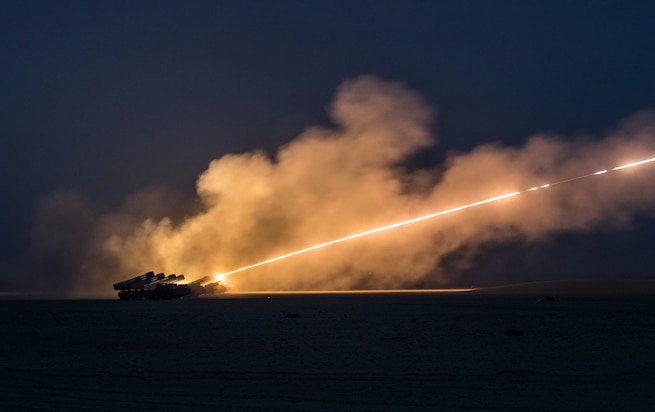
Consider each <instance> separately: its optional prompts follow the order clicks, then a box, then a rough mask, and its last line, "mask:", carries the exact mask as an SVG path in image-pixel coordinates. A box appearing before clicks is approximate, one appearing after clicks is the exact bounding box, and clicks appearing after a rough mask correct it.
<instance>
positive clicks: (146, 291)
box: [114, 272, 227, 300]
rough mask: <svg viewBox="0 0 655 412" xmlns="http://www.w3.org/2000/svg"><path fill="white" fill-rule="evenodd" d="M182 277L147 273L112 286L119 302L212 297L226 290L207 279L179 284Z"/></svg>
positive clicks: (221, 285) (217, 283)
mask: <svg viewBox="0 0 655 412" xmlns="http://www.w3.org/2000/svg"><path fill="white" fill-rule="evenodd" d="M182 280H184V275H175V274H172V275H168V276H166V275H165V274H164V273H158V274H156V275H155V272H147V273H144V274H143V275H140V276H136V277H134V278H131V279H128V280H124V281H122V282H118V283H115V284H114V290H117V291H118V298H119V299H120V300H142V299H151V300H170V299H182V298H193V297H198V296H200V295H213V294H218V293H223V292H225V291H226V290H227V288H226V287H225V285H223V284H221V283H220V282H211V281H210V278H209V277H204V278H202V279H199V280H196V281H194V282H191V283H188V284H179V283H178V282H180V281H182Z"/></svg>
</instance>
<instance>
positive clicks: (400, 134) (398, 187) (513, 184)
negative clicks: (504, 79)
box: [32, 76, 655, 293]
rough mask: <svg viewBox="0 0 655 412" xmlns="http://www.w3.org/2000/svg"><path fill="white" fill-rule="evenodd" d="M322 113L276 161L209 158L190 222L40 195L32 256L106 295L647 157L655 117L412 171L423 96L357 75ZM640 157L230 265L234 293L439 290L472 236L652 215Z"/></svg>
mask: <svg viewBox="0 0 655 412" xmlns="http://www.w3.org/2000/svg"><path fill="white" fill-rule="evenodd" d="M329 113H330V115H331V119H332V122H333V125H331V126H322V127H311V128H308V129H306V130H305V131H304V132H303V133H301V134H300V135H299V136H298V137H296V138H295V139H294V140H292V141H291V142H290V143H288V144H287V145H285V146H283V147H281V148H279V149H278V151H277V152H276V153H275V154H274V155H272V156H271V155H268V154H266V153H264V152H259V151H253V152H250V153H243V154H228V155H225V156H222V157H221V158H219V159H216V160H214V161H212V162H211V163H210V164H209V167H208V168H207V170H205V171H204V172H203V173H202V174H201V175H200V176H199V178H198V181H197V195H198V199H199V201H200V203H201V207H200V208H199V210H195V211H194V212H193V213H192V214H191V215H190V216H188V217H186V218H184V219H176V218H170V217H165V216H166V215H167V213H168V215H169V216H170V213H172V212H173V211H166V210H160V209H159V210H155V209H153V208H161V204H162V203H161V202H160V196H161V194H159V195H153V194H152V192H148V193H145V194H144V193H141V194H137V195H135V196H133V197H132V198H131V199H129V200H128V201H126V204H125V207H123V208H122V209H121V210H120V211H116V212H112V213H103V214H97V213H94V212H93V207H92V206H90V205H88V204H86V203H85V202H86V201H85V200H84V199H83V197H81V196H80V195H79V194H76V193H74V192H64V193H58V194H54V195H51V196H50V197H48V198H46V199H44V200H43V201H42V202H41V205H40V206H39V214H38V218H37V224H36V226H35V229H34V240H35V249H34V250H35V252H34V253H35V254H36V255H38V256H41V257H43V256H45V257H47V259H46V260H44V259H42V258H35V259H34V261H36V262H38V261H40V262H46V266H48V267H49V268H56V269H50V270H51V272H52V270H55V271H56V272H62V271H63V272H65V273H68V274H71V276H70V277H68V281H67V282H66V289H67V290H77V291H83V290H87V291H88V290H89V289H91V290H97V291H98V292H99V293H105V292H106V293H110V292H111V283H113V282H116V281H119V280H122V279H124V278H127V277H130V276H135V275H138V274H141V273H143V272H146V271H150V270H154V271H163V272H166V273H177V274H180V273H184V274H186V276H187V278H189V279H193V278H200V277H203V276H206V275H213V274H215V273H222V272H228V271H231V270H234V269H236V268H239V267H242V266H246V265H250V264H253V263H256V262H259V261H262V260H266V259H268V258H272V257H275V256H278V255H282V254H285V253H288V252H292V251H294V250H297V249H302V248H305V247H308V246H312V245H314V244H318V243H322V242H326V241H329V240H332V239H335V238H340V237H343V236H347V235H350V234H354V233H357V232H360V231H365V230H369V229H372V228H375V227H377V226H383V225H387V224H390V223H394V222H399V221H402V220H405V219H409V218H413V217H417V216H421V215H423V214H428V213H434V212H436V211H439V210H442V209H448V208H451V207H455V206H459V205H462V204H466V203H470V202H474V201H479V200H483V199H486V198H489V197H492V196H498V195H501V194H505V193H509V192H513V191H516V190H525V189H527V188H529V187H531V186H535V185H538V184H541V183H546V182H553V181H557V180H560V179H565V178H569V177H574V176H579V175H582V174H587V173H590V172H593V171H595V170H598V168H602V167H608V166H615V165H619V164H624V163H627V162H630V161H634V160H640V159H642V158H644V154H648V155H650V156H655V113H654V112H642V113H640V114H637V115H636V116H634V117H632V118H630V119H628V120H626V121H625V122H624V123H623V124H622V125H620V127H619V128H618V129H617V130H615V131H614V132H612V133H610V134H609V135H607V136H606V137H605V138H603V139H586V140H585V139H582V140H571V139H564V138H561V137H557V136H550V135H535V136H532V137H530V138H528V139H527V140H526V141H525V144H524V145H523V146H522V147H504V146H503V145H501V144H498V143H490V144H486V145H483V146H480V147H477V148H476V149H474V150H472V151H471V152H469V153H453V154H450V155H449V156H448V157H447V160H446V162H445V163H444V164H443V165H441V166H440V167H438V168H435V169H433V170H410V169H409V168H407V167H405V165H406V163H407V161H408V159H410V158H411V157H412V156H413V155H415V154H416V153H417V152H418V151H420V150H421V149H423V148H425V147H428V146H430V145H433V144H434V143H435V139H434V136H432V135H431V132H430V130H431V122H432V120H433V118H434V115H433V112H432V110H431V109H430V107H428V105H427V104H426V103H425V101H424V100H423V99H422V98H421V97H420V96H419V95H418V94H417V93H415V92H413V91H410V90H408V89H407V88H406V87H405V86H403V85H402V84H398V83H391V82H386V81H383V80H380V79H378V78H375V77H371V76H364V77H360V78H357V79H354V80H349V81H346V82H344V83H343V84H342V85H341V86H340V87H339V88H338V90H337V93H336V96H335V98H334V100H333V102H332V104H331V106H330V108H329ZM648 167H650V168H651V169H650V170H648V171H646V172H644V171H642V170H638V171H637V170H629V169H626V170H625V171H622V172H621V173H620V174H619V173H613V174H608V175H607V176H603V177H598V178H593V179H586V180H584V181H580V182H571V183H567V184H564V185H559V186H557V187H556V188H555V187H553V188H552V189H549V190H541V191H537V192H534V194H532V193H528V194H525V195H521V196H518V197H514V198H511V199H506V200H503V201H499V202H495V203H492V204H487V205H484V206H482V207H479V208H474V209H470V210H465V211H461V212H457V213H454V214H451V215H447V216H443V217H440V218H437V219H433V220H427V221H423V222H420V223H417V224H413V225H408V226H404V227H401V228H397V229H394V230H390V231H386V232H382V233H377V234H374V235H370V236H366V237H363V238H359V239H356V240H352V241H348V242H344V243H341V244H337V245H333V246H330V247H326V248H323V249H319V250H315V251H312V252H309V253H306V254H302V255H298V256H294V257H292V258H289V259H285V260H282V261H279V262H275V263H271V264H268V265H263V266H260V267H257V268H254V269H251V270H248V271H244V272H240V273H237V274H234V275H232V276H230V277H229V278H228V281H229V282H228V285H229V286H230V287H231V288H232V289H233V290H258V289H259V290H272V289H279V290H309V289H350V288H375V289H380V288H404V287H412V286H414V285H416V284H418V283H422V284H429V285H431V286H447V285H448V284H449V283H450V282H451V281H452V280H453V279H454V278H455V277H456V275H457V273H456V272H457V268H460V269H461V268H464V267H466V265H467V264H468V262H470V259H471V258H472V257H473V256H474V255H475V251H476V249H477V247H478V246H480V245H488V244H490V243H495V242H507V241H516V240H524V241H528V242H535V241H540V240H543V239H545V238H546V237H548V236H549V235H551V234H553V233H556V232H561V231H578V232H586V231H590V230H593V229H595V228H599V227H622V226H625V225H626V224H629V223H630V222H631V220H632V218H633V217H634V216H635V215H636V214H640V213H652V211H653V205H655V191H653V190H652V189H651V187H652V183H651V179H652V172H653V170H652V166H648ZM164 203H169V204H170V202H168V201H167V202H164ZM157 205H159V206H157ZM80 219H81V220H80ZM452 256H457V259H456V265H455V266H454V267H453V265H452V264H450V265H449V267H448V270H445V268H444V265H443V262H444V258H446V257H452ZM57 268H58V269H57ZM46 270H47V269H45V267H38V268H33V269H32V271H33V272H38V273H41V274H44V273H46ZM47 278H48V276H45V277H43V279H42V280H44V281H45V280H47Z"/></svg>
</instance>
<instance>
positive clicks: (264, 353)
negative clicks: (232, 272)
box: [0, 292, 655, 411]
mask: <svg viewBox="0 0 655 412" xmlns="http://www.w3.org/2000/svg"><path fill="white" fill-rule="evenodd" d="M543 298H544V296H540V295H514V296H507V295H482V294H477V293H475V292H473V293H462V294H451V295H445V294H379V295H377V294H376V295H356V294H355V295H296V296H285V295H271V296H270V297H269V296H266V295H260V296H254V297H247V296H231V297H225V298H221V299H201V300H192V301H189V300H187V301H139V302H122V301H118V300H115V301H0V308H1V310H0V325H1V327H2V338H1V339H0V372H1V373H0V400H1V402H2V403H1V404H0V408H2V410H61V411H64V410H65V411H68V410H75V409H77V410H226V411H230V410H246V411H335V410H340V411H412V410H438V411H441V410H443V411H654V410H655V316H654V313H655V311H654V310H655V299H653V296H652V295H651V296H649V295H642V296H631V295H623V296H615V297H613V298H608V297H604V296H602V295H595V296H586V297H580V296H574V295H570V296H557V297H556V300H555V301H554V302H548V301H546V300H545V299H543ZM294 315H298V316H294ZM507 329H513V330H516V331H520V332H522V333H523V336H510V335H507V334H506V330H507Z"/></svg>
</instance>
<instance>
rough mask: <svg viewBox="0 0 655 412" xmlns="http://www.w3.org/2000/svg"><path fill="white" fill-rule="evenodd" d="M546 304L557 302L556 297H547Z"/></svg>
mask: <svg viewBox="0 0 655 412" xmlns="http://www.w3.org/2000/svg"><path fill="white" fill-rule="evenodd" d="M546 302H555V296H546Z"/></svg>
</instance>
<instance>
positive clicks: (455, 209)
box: [216, 192, 521, 278]
mask: <svg viewBox="0 0 655 412" xmlns="http://www.w3.org/2000/svg"><path fill="white" fill-rule="evenodd" d="M520 193H521V192H512V193H507V194H504V195H502V196H496V197H492V198H489V199H485V200H481V201H479V202H474V203H469V204H468V205H464V206H458V207H454V208H452V209H448V210H442V211H441V212H436V213H432V214H429V215H425V216H421V217H417V218H414V219H409V220H405V221H402V222H398V223H394V224H391V225H387V226H382V227H379V228H376V229H371V230H367V231H366V232H361V233H356V234H354V235H350V236H346V237H342V238H339V239H335V240H331V241H329V242H325V243H320V244H318V245H314V246H310V247H308V248H305V249H300V250H296V251H295V252H291V253H287V254H286V255H282V256H278V257H274V258H272V259H268V260H264V261H263V262H259V263H255V264H254V265H249V266H244V267H242V268H240V269H237V270H233V271H232V272H227V273H223V274H221V275H216V276H217V277H218V276H221V277H222V278H225V277H226V276H229V275H232V274H234V273H237V272H243V271H244V270H248V269H252V268H256V267H257V266H261V265H265V264H267V263H273V262H277V261H278V260H282V259H286V258H288V257H291V256H296V255H299V254H301V253H306V252H309V251H312V250H316V249H320V248H322V247H325V246H330V245H334V244H335V243H341V242H345V241H346V240H351V239H356V238H358V237H362V236H366V235H372V234H373V233H378V232H382V231H384V230H389V229H393V228H396V227H400V226H405V225H409V224H411V223H416V222H420V221H422V220H427V219H432V218H434V217H437V216H443V215H446V214H448V213H453V212H458V211H460V210H464V209H468V208H471V207H475V206H480V205H484V204H485V203H491V202H495V201H497V200H502V199H506V198H508V197H512V196H516V195H518V194H520Z"/></svg>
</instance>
